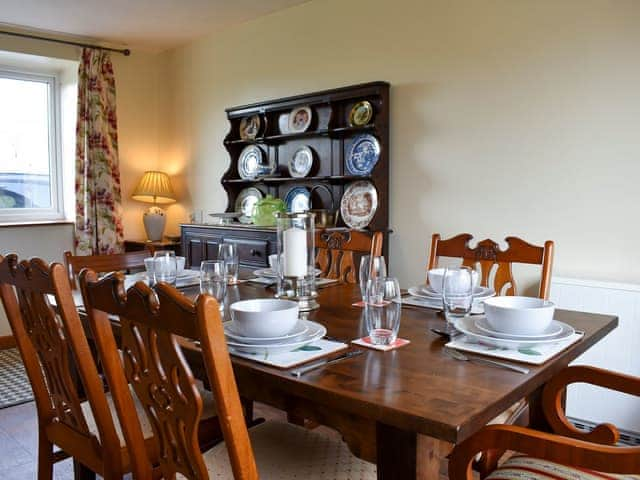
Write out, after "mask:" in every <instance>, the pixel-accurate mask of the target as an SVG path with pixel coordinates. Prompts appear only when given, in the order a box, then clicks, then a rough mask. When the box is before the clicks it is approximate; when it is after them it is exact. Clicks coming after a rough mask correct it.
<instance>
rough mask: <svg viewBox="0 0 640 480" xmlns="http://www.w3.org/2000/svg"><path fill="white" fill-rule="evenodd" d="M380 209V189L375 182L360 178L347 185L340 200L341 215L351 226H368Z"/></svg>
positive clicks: (357, 227)
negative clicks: (378, 189)
mask: <svg viewBox="0 0 640 480" xmlns="http://www.w3.org/2000/svg"><path fill="white" fill-rule="evenodd" d="M377 209H378V191H377V190H376V187H375V186H374V185H373V183H371V182H369V181H366V180H359V181H357V182H353V183H351V184H349V186H347V188H346V189H345V191H344V195H343V196H342V200H340V215H342V220H344V223H345V224H346V225H347V226H348V227H349V228H355V229H362V228H366V227H367V226H368V225H369V223H371V220H373V217H374V216H375V214H376V210H377Z"/></svg>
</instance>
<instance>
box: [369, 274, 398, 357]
mask: <svg viewBox="0 0 640 480" xmlns="http://www.w3.org/2000/svg"><path fill="white" fill-rule="evenodd" d="M400 298H401V293H400V284H399V282H398V279H397V278H393V277H380V278H376V279H373V280H370V281H369V285H368V287H367V301H366V303H365V323H366V327H367V333H368V334H369V339H370V340H371V343H373V344H374V345H391V344H392V343H393V342H395V341H396V338H397V337H398V330H399V329H400V317H401V315H402V312H401V309H402V307H401V303H400Z"/></svg>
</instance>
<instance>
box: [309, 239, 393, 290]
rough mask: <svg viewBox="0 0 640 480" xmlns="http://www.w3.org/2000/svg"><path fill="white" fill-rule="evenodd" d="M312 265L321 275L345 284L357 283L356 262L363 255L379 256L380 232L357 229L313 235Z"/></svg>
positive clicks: (357, 266)
mask: <svg viewBox="0 0 640 480" xmlns="http://www.w3.org/2000/svg"><path fill="white" fill-rule="evenodd" d="M315 240H316V251H317V253H316V265H317V267H318V268H319V269H320V270H321V272H322V273H321V274H320V275H321V276H322V277H324V278H331V279H336V280H340V281H342V282H345V283H358V269H359V261H360V258H361V257H362V256H363V255H373V256H380V255H382V243H383V240H384V237H383V235H382V232H374V233H373V234H368V233H365V232H359V231H357V230H343V229H340V230H329V229H327V230H321V231H318V232H316V239H315Z"/></svg>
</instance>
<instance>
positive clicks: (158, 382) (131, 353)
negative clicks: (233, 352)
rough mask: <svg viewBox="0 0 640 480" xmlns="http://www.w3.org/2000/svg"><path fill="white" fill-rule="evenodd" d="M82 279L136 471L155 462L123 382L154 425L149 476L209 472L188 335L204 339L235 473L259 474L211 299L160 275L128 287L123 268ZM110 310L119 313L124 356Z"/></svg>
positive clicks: (142, 474)
mask: <svg viewBox="0 0 640 480" xmlns="http://www.w3.org/2000/svg"><path fill="white" fill-rule="evenodd" d="M80 286H81V290H82V294H83V298H84V300H85V307H86V308H87V311H88V315H89V320H90V324H91V328H92V329H94V334H95V335H96V338H97V340H98V341H97V344H98V349H99V351H100V356H101V358H102V361H103V365H104V369H105V373H106V375H107V379H108V382H109V386H110V388H111V391H112V395H113V396H114V400H115V398H116V397H117V398H118V399H119V400H118V403H116V411H117V412H118V415H119V416H120V423H121V424H122V428H123V432H124V436H125V438H126V439H127V443H128V445H129V447H130V452H131V456H132V457H136V458H137V459H138V460H139V461H138V462H137V464H136V465H134V478H151V472H152V468H153V467H152V464H151V462H150V461H149V456H148V455H147V451H145V447H144V443H143V440H142V431H141V428H140V419H139V418H137V414H136V412H135V409H132V397H131V395H130V390H129V388H128V386H127V384H130V385H131V386H132V387H133V391H134V392H135V395H136V396H137V398H138V400H139V401H140V403H142V406H143V409H144V412H145V414H146V416H147V418H148V420H149V422H150V423H151V426H152V429H153V434H154V439H155V446H156V448H157V451H158V457H157V458H158V461H159V466H158V467H157V468H156V471H155V472H153V473H154V476H157V475H161V476H162V478H167V479H174V478H175V476H176V474H178V473H180V474H182V475H184V476H185V477H186V478H189V479H207V478H209V476H208V473H207V468H206V465H205V462H204V460H203V457H202V454H201V451H200V447H199V445H198V426H199V421H200V418H201V415H202V409H203V408H202V407H203V405H202V398H201V395H200V393H199V390H198V388H197V387H196V381H195V378H194V376H193V373H192V371H191V369H190V367H189V365H188V363H187V361H186V360H185V357H184V354H183V351H182V348H181V342H184V341H185V339H188V340H190V341H196V340H197V341H199V342H200V345H201V349H202V355H203V357H204V364H205V366H206V368H207V374H208V378H209V381H210V383H211V387H212V389H213V395H214V398H215V401H216V406H217V411H218V414H219V418H220V419H222V420H221V422H220V427H221V429H222V434H223V437H224V440H225V442H226V444H227V449H228V452H229V458H230V461H231V466H232V469H233V472H234V478H236V479H242V480H245V479H251V480H254V479H257V478H258V476H257V469H256V464H255V460H254V456H253V451H252V448H251V444H250V441H249V435H248V431H247V427H246V425H245V421H244V416H243V411H242V405H241V402H240V396H239V394H238V390H237V386H236V382H235V378H234V375H233V370H232V367H231V360H230V357H229V353H228V351H227V346H226V342H225V337H224V331H223V327H222V319H221V317H220V310H219V308H218V303H217V302H216V301H215V299H213V297H210V296H208V295H200V296H199V297H198V299H197V300H196V302H195V303H193V302H191V301H190V300H189V299H187V297H185V296H184V295H183V294H182V293H180V292H179V291H178V290H176V289H175V288H173V287H171V286H169V285H167V284H164V283H160V284H158V285H157V286H156V287H155V291H154V290H152V289H150V288H149V287H148V286H146V285H145V284H144V283H142V282H138V283H136V284H135V285H134V286H132V287H131V288H129V290H128V291H126V292H125V290H124V276H123V275H122V274H121V273H113V274H110V275H107V276H106V277H104V278H102V279H100V280H98V278H97V275H96V274H95V272H93V271H91V270H84V271H83V272H82V273H81V274H80ZM109 314H111V315H113V314H115V315H117V316H118V317H119V319H120V322H119V323H120V341H121V349H122V360H121V357H120V355H119V354H118V351H117V348H116V342H115V337H114V334H113V330H112V327H111V322H110V320H109ZM179 337H182V338H181V339H179ZM123 363H124V365H123ZM136 475H137V476H136Z"/></svg>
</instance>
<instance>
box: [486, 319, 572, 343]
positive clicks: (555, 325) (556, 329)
mask: <svg viewBox="0 0 640 480" xmlns="http://www.w3.org/2000/svg"><path fill="white" fill-rule="evenodd" d="M475 322H476V323H475V326H476V328H477V329H478V330H480V331H481V332H483V333H486V334H487V335H491V336H492V337H496V338H507V339H509V340H538V339H544V338H550V337H554V336H556V335H558V334H559V333H562V325H561V324H560V322H558V321H556V320H552V321H551V323H550V324H549V326H548V327H547V328H546V329H545V330H544V331H543V332H541V333H539V334H538V335H513V334H510V333H504V332H499V331H497V330H494V329H493V328H491V325H489V322H488V321H487V317H485V316H484V315H482V316H478V317H476V318H475Z"/></svg>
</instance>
